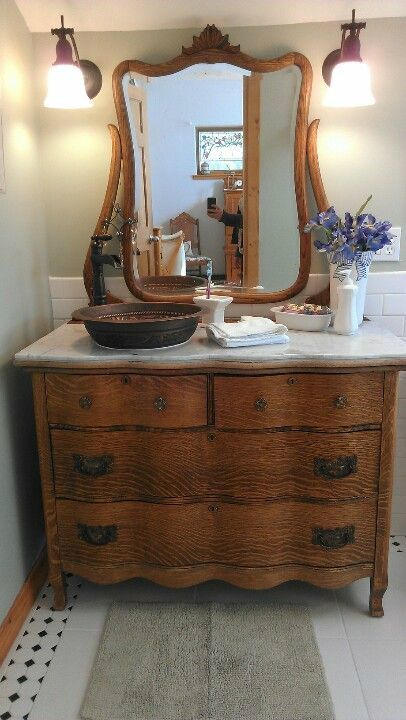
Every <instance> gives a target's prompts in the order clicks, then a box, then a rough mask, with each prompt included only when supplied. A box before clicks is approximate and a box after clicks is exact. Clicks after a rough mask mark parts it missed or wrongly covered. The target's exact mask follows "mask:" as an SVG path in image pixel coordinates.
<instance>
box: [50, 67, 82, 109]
mask: <svg viewBox="0 0 406 720" xmlns="http://www.w3.org/2000/svg"><path fill="white" fill-rule="evenodd" d="M92 104H93V103H92V102H91V100H90V99H89V97H88V96H87V94H86V90H85V82H84V78H83V74H82V71H81V70H80V69H79V68H78V66H77V65H73V64H69V65H62V64H57V65H52V66H51V67H50V69H49V72H48V93H47V96H46V98H45V100H44V106H45V107H48V108H59V109H61V110H75V109H79V108H89V107H92Z"/></svg>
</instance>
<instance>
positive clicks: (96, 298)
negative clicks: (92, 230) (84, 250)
mask: <svg viewBox="0 0 406 720" xmlns="http://www.w3.org/2000/svg"><path fill="white" fill-rule="evenodd" d="M111 239H112V235H93V236H92V250H91V255H90V258H91V261H92V268H93V305H106V303H107V295H106V285H105V282H104V265H111V266H112V267H114V268H117V269H118V268H121V260H120V258H119V257H118V255H104V254H103V247H104V245H105V243H107V242H108V241H109V240H111Z"/></svg>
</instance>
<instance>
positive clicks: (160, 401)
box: [154, 396, 166, 412]
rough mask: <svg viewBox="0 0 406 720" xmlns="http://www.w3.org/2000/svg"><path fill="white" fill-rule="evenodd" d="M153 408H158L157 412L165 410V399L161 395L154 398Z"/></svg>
mask: <svg viewBox="0 0 406 720" xmlns="http://www.w3.org/2000/svg"><path fill="white" fill-rule="evenodd" d="M154 408H155V409H156V410H158V412H162V411H163V410H166V400H165V399H164V398H163V397H161V396H160V397H157V398H156V400H154Z"/></svg>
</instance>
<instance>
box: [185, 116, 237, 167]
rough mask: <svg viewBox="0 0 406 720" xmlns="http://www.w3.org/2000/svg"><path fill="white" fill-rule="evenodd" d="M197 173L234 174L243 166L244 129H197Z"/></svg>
mask: <svg viewBox="0 0 406 720" xmlns="http://www.w3.org/2000/svg"><path fill="white" fill-rule="evenodd" d="M196 155H197V172H198V173H199V174H204V175H206V174H210V173H213V172H226V173H227V172H233V171H238V170H240V171H241V170H242V166H243V129H242V127H241V126H240V127H200V128H196Z"/></svg>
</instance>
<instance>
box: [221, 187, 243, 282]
mask: <svg viewBox="0 0 406 720" xmlns="http://www.w3.org/2000/svg"><path fill="white" fill-rule="evenodd" d="M243 192H244V191H243V189H242V188H239V189H238V190H228V189H225V190H224V210H225V211H226V212H228V213H236V212H237V209H238V203H239V202H240V200H241V198H242V196H243ZM224 229H225V247H224V254H225V267H226V282H232V283H235V284H236V285H242V255H240V254H239V253H238V252H237V245H235V244H234V243H233V242H232V234H233V228H232V227H226V226H224Z"/></svg>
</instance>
